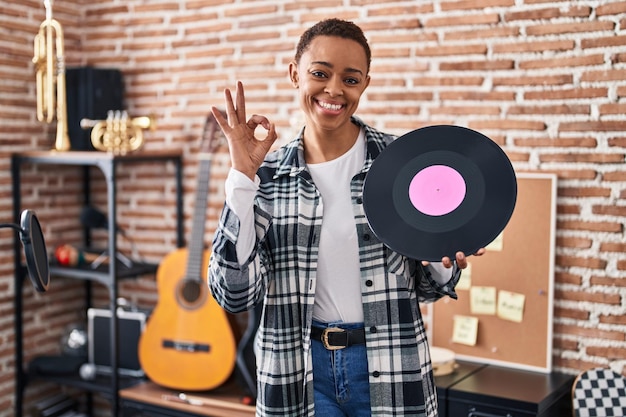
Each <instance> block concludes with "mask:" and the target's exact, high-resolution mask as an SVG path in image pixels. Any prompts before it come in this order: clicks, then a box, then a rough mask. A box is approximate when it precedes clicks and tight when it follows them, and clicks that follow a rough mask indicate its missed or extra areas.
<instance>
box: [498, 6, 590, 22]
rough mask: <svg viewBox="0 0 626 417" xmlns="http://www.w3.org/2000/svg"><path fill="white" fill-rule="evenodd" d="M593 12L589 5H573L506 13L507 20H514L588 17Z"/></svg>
mask: <svg viewBox="0 0 626 417" xmlns="http://www.w3.org/2000/svg"><path fill="white" fill-rule="evenodd" d="M590 14H591V8H590V7H589V6H576V5H572V6H570V7H567V8H563V9H561V8H557V7H549V8H544V9H530V10H522V11H516V12H509V13H507V14H506V15H505V17H504V18H505V20H506V21H513V20H546V19H554V18H559V17H588V16H589V15H590Z"/></svg>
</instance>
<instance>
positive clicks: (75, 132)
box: [65, 67, 124, 151]
mask: <svg viewBox="0 0 626 417" xmlns="http://www.w3.org/2000/svg"><path fill="white" fill-rule="evenodd" d="M65 85H66V88H65V91H66V99H67V130H68V135H69V137H70V146H71V150H73V151H93V150H94V147H93V145H92V144H91V128H89V129H83V128H82V127H80V121H81V120H82V119H84V118H87V119H91V120H105V119H106V117H107V112H108V111H109V110H123V108H124V107H123V105H124V81H123V78H122V73H121V72H120V71H119V70H117V69H108V68H93V67H77V68H68V69H66V71H65Z"/></svg>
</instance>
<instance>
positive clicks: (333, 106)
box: [317, 101, 343, 111]
mask: <svg viewBox="0 0 626 417" xmlns="http://www.w3.org/2000/svg"><path fill="white" fill-rule="evenodd" d="M317 104H319V105H320V107H322V108H324V109H326V110H332V111H339V110H341V109H342V107H343V105H341V104H332V103H328V102H325V101H318V102H317Z"/></svg>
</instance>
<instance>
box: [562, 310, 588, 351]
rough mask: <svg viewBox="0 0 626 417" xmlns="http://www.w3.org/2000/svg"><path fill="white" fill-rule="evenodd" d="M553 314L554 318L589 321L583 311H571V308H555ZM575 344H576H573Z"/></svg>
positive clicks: (586, 313)
mask: <svg viewBox="0 0 626 417" xmlns="http://www.w3.org/2000/svg"><path fill="white" fill-rule="evenodd" d="M554 313H555V315H556V316H558V317H560V318H568V319H576V320H588V319H589V312H588V311H585V310H578V309H573V308H559V307H557V308H555V309H554ZM559 343H560V344H561V346H563V345H562V343H563V341H562V340H561V341H560V342H559ZM574 343H576V342H574ZM573 347H574V346H570V348H573Z"/></svg>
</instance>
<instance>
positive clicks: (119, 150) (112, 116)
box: [80, 110, 156, 155]
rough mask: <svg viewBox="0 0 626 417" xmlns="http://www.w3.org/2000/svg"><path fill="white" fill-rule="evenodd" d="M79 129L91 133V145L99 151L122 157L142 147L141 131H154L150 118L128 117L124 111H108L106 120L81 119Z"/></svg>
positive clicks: (152, 121)
mask: <svg viewBox="0 0 626 417" xmlns="http://www.w3.org/2000/svg"><path fill="white" fill-rule="evenodd" d="M80 127H82V128H83V129H89V128H90V127H92V128H93V129H92V131H91V143H92V145H93V147H94V148H96V149H97V150H99V151H107V152H111V153H113V154H115V155H124V154H126V153H128V152H132V151H135V150H137V149H139V148H141V146H142V145H143V129H148V128H150V129H151V130H154V129H155V128H156V123H155V121H154V118H153V117H152V116H141V117H133V118H130V117H128V114H127V113H126V111H120V110H115V111H114V110H109V111H108V112H107V118H106V120H91V119H83V120H81V121H80Z"/></svg>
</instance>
